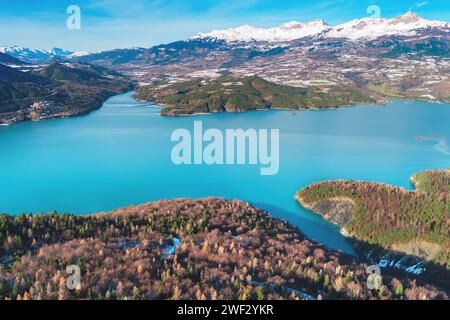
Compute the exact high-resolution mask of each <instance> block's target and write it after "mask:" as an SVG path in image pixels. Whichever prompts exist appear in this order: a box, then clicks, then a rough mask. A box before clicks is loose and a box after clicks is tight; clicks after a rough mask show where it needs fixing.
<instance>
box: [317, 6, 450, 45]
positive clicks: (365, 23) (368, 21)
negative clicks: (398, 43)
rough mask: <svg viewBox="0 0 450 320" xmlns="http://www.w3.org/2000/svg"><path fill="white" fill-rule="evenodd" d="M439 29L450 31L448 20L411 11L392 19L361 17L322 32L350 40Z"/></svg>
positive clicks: (404, 34) (328, 35) (412, 33)
mask: <svg viewBox="0 0 450 320" xmlns="http://www.w3.org/2000/svg"><path fill="white" fill-rule="evenodd" d="M433 28H436V29H441V30H444V31H446V32H450V24H449V23H448V22H443V21H436V20H426V19H422V18H421V17H419V16H418V15H417V14H415V13H413V12H408V13H406V14H404V15H401V16H398V17H395V18H392V19H374V18H363V19H355V20H352V21H349V22H346V23H344V24H340V25H337V26H335V27H333V28H332V29H331V30H329V31H327V32H325V33H324V34H323V36H324V37H331V38H348V39H351V40H358V39H374V38H378V37H380V36H392V35H402V36H414V35H416V34H417V31H418V30H423V29H433Z"/></svg>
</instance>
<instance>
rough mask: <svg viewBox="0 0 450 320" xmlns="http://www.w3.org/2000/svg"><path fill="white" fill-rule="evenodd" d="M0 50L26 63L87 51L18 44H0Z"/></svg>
mask: <svg viewBox="0 0 450 320" xmlns="http://www.w3.org/2000/svg"><path fill="white" fill-rule="evenodd" d="M0 52H1V53H5V54H8V55H10V56H12V57H14V58H16V59H19V60H21V61H24V62H28V63H45V62H48V61H49V60H51V59H54V58H72V57H80V56H83V55H87V54H88V53H87V52H82V51H80V52H72V51H68V50H64V49H61V48H52V49H50V50H33V49H29V48H23V47H19V46H1V47H0Z"/></svg>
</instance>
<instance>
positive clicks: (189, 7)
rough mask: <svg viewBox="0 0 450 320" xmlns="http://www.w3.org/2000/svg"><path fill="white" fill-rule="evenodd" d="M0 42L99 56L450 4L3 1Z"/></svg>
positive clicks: (437, 13) (432, 11) (432, 0)
mask: <svg viewBox="0 0 450 320" xmlns="http://www.w3.org/2000/svg"><path fill="white" fill-rule="evenodd" d="M0 4H1V7H0V45H19V46H23V47H30V48H36V49H48V48H51V47H62V48H65V49H69V50H78V51H80V50H83V51H91V52H93V51H101V50H108V49H114V48H127V47H138V46H139V47H150V46H152V45H155V44H160V43H168V42H171V41H175V40H180V39H184V38H187V37H190V36H193V35H195V34H197V33H198V32H207V31H211V30H212V29H217V28H227V27H236V26H239V25H242V24H250V25H254V26H258V27H272V26H276V25H279V24H282V23H285V22H288V21H291V20H297V21H307V20H312V19H323V20H325V21H327V22H328V23H330V24H332V25H335V24H338V23H342V22H345V21H348V20H351V19H356V18H362V17H367V16H370V15H371V13H368V12H367V9H368V7H369V6H371V5H377V6H378V7H379V8H380V11H381V17H384V18H390V17H394V16H397V15H400V14H403V13H405V12H407V11H409V10H411V11H414V12H417V13H418V14H420V15H421V16H422V17H424V18H427V19H436V20H445V21H450V1H448V0H429V1H426V0H419V1H410V0H398V1H392V0H381V1H377V0H371V1H366V0H317V1H314V0H295V1H294V0H79V1H75V0H0ZM71 5H77V6H79V8H80V10H81V29H75V30H70V29H68V28H67V26H66V21H67V19H68V17H69V14H67V12H66V11H67V8H68V7H69V6H71Z"/></svg>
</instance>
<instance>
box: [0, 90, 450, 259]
mask: <svg viewBox="0 0 450 320" xmlns="http://www.w3.org/2000/svg"><path fill="white" fill-rule="evenodd" d="M195 120H202V121H203V127H204V128H205V129H207V128H219V129H223V130H225V129H229V128H243V129H246V128H268V129H270V128H278V129H280V171H279V173H278V174H277V175H275V176H261V175H260V174H259V166H251V165H246V166H223V165H222V166H176V165H174V164H172V162H171V159H170V152H171V149H172V147H173V145H174V144H173V143H172V142H171V141H170V135H171V133H172V131H173V130H174V129H177V128H187V129H192V127H193V122H194V121H195ZM448 142H450V105H449V104H430V103H426V102H418V101H416V102H409V101H393V102H391V103H389V104H388V105H387V106H385V107H380V106H358V107H354V108H342V109H338V110H327V111H301V112H296V113H295V114H294V113H292V112H290V111H258V112H250V113H243V114H232V113H223V114H213V115H205V116H195V117H177V118H165V117H161V116H159V108H158V107H156V106H149V105H144V104H142V103H139V102H136V101H134V100H133V99H132V93H127V94H124V95H119V96H115V97H113V98H111V99H110V100H108V101H107V102H106V103H105V104H104V106H103V108H102V109H100V110H98V111H96V112H93V113H91V114H89V115H87V116H82V117H76V118H71V119H58V120H48V121H42V122H27V123H20V124H17V125H14V126H11V127H0V150H1V153H0V212H7V213H11V214H19V213H22V212H33V213H37V212H49V211H54V210H56V211H58V212H70V213H76V214H84V213H93V212H98V211H106V210H111V209H114V208H119V207H124V206H128V205H130V204H140V203H145V202H148V201H152V200H158V199H169V198H176V197H205V196H222V197H225V198H229V199H232V198H237V199H242V200H246V201H249V202H251V203H252V204H254V205H256V206H259V207H261V208H263V209H266V210H268V211H270V212H271V213H272V214H273V215H274V216H276V217H279V218H284V219H286V220H288V221H290V222H291V223H293V224H295V225H297V226H298V227H299V228H300V229H301V230H302V231H303V232H304V233H305V234H306V235H307V236H308V237H310V238H312V239H315V240H318V241H320V242H322V243H324V244H326V245H328V246H330V247H332V248H336V249H341V250H343V251H346V252H351V247H350V245H349V243H348V242H347V240H346V239H345V238H343V237H342V236H341V235H340V234H339V232H338V229H337V228H336V227H334V226H332V225H330V224H329V223H327V222H325V221H323V220H321V219H320V218H319V217H318V216H316V215H314V214H312V213H309V212H307V211H306V210H304V209H302V208H301V207H300V206H299V205H298V204H297V203H296V202H295V200H294V194H295V192H296V191H297V190H298V189H299V188H301V187H303V186H305V185H307V184H309V183H312V182H314V181H318V180H324V179H338V178H343V179H357V180H367V181H379V182H384V183H389V184H393V185H396V186H402V187H405V188H411V186H410V183H409V176H410V175H411V174H412V173H414V172H417V171H420V170H424V169H431V168H448V167H450V148H449V144H448Z"/></svg>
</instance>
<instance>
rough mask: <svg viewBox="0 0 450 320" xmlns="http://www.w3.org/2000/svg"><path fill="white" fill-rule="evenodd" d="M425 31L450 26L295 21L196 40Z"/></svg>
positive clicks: (417, 21)
mask: <svg viewBox="0 0 450 320" xmlns="http://www.w3.org/2000/svg"><path fill="white" fill-rule="evenodd" d="M425 29H427V30H432V29H439V30H442V31H445V32H450V24H449V23H448V22H444V21H435V20H426V19H423V18H421V17H419V16H418V15H417V14H416V13H413V12H408V13H406V14H404V15H401V16H398V17H395V18H392V19H375V18H362V19H355V20H352V21H349V22H346V23H344V24H340V25H337V26H334V27H332V26H330V25H328V24H327V23H326V22H324V21H322V20H313V21H310V22H297V21H292V22H288V23H285V24H283V25H281V26H279V27H274V28H268V29H264V28H255V27H252V26H250V25H244V26H240V27H237V28H229V29H224V30H214V31H211V32H209V33H199V34H198V35H197V36H195V37H194V38H193V39H207V38H214V39H219V40H224V41H227V42H252V41H266V42H286V41H292V40H296V39H300V38H304V37H308V36H317V37H323V38H348V39H351V40H359V39H374V38H378V37H381V36H391V35H404V36H413V35H416V34H417V31H418V30H425Z"/></svg>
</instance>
